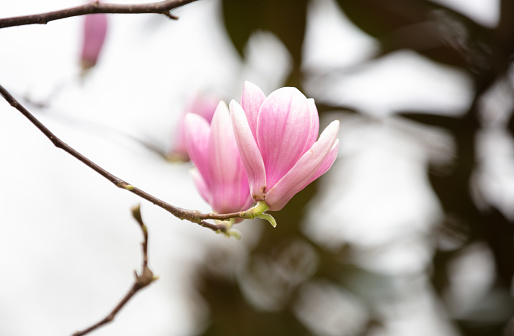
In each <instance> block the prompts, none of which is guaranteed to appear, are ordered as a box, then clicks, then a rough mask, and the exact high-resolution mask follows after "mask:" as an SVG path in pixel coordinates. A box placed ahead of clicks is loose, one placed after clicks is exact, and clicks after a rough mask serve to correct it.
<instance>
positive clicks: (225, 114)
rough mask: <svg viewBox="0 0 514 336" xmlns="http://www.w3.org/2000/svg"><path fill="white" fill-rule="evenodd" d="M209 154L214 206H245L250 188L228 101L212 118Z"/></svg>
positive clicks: (229, 209) (235, 208)
mask: <svg viewBox="0 0 514 336" xmlns="http://www.w3.org/2000/svg"><path fill="white" fill-rule="evenodd" d="M208 155H209V158H210V160H209V161H210V163H211V165H210V169H211V172H210V176H211V183H210V192H211V196H212V203H211V205H212V207H213V209H214V210H215V211H216V212H219V213H226V212H234V211H239V210H241V209H242V206H244V205H245V204H246V203H247V202H248V199H249V198H250V192H249V187H248V179H247V177H246V172H245V169H244V166H243V164H242V162H241V158H240V157H239V151H238V149H237V144H236V139H235V136H234V132H233V130H232V122H231V120H230V114H229V111H228V107H227V104H225V102H220V103H219V104H218V107H217V108H216V112H215V113H214V117H213V119H212V123H211V135H210V139H209V152H208Z"/></svg>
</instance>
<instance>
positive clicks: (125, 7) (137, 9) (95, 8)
mask: <svg viewBox="0 0 514 336" xmlns="http://www.w3.org/2000/svg"><path fill="white" fill-rule="evenodd" d="M194 1H196V0H165V1H158V2H152V3H147V4H107V3H102V2H99V1H95V2H90V3H87V4H84V5H81V6H77V7H71V8H66V9H61V10H57V11H52V12H46V13H40V14H33V15H24V16H16V17H9V18H3V19H0V28H6V27H13V26H22V25H30V24H47V23H48V22H50V21H54V20H59V19H65V18H69V17H73V16H80V15H86V14H98V13H110V14H147V13H154V14H162V15H165V16H167V17H169V18H170V19H174V20H176V19H177V17H176V16H174V15H172V14H170V10H172V9H175V8H178V7H181V6H184V5H187V4H189V3H191V2H194Z"/></svg>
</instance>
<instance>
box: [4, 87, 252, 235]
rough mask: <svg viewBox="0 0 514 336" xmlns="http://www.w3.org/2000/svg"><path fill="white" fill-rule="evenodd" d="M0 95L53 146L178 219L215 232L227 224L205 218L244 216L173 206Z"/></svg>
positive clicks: (223, 218)
mask: <svg viewBox="0 0 514 336" xmlns="http://www.w3.org/2000/svg"><path fill="white" fill-rule="evenodd" d="M0 95H1V96H2V97H3V98H4V99H5V100H6V101H7V102H8V103H9V104H10V105H11V106H12V107H14V108H15V109H17V110H18V111H19V112H21V114H23V115H24V116H25V117H26V118H27V119H28V120H29V121H30V122H31V123H32V124H33V125H34V126H36V127H37V128H38V129H39V130H40V131H41V132H42V133H43V134H44V135H45V136H46V137H47V138H48V139H49V140H50V141H52V143H53V144H54V145H55V147H57V148H60V149H62V150H64V151H65V152H67V153H68V154H70V155H71V156H73V157H75V158H76V159H78V160H79V161H81V162H82V163H84V164H85V165H86V166H88V167H89V168H91V169H93V170H94V171H95V172H97V173H98V174H100V175H102V176H103V177H104V178H106V179H107V180H109V181H111V182H112V183H113V184H114V185H115V186H117V187H118V188H121V189H125V190H128V191H130V192H131V193H133V194H136V195H138V196H139V197H141V198H143V199H145V200H147V201H149V202H151V203H153V204H155V205H157V206H158V207H161V208H163V209H164V210H166V211H168V212H169V213H171V214H172V215H173V216H175V217H178V218H180V219H185V220H188V221H190V222H193V223H196V224H199V225H200V226H203V227H206V228H209V229H211V230H213V231H215V232H224V233H226V232H227V230H228V229H227V226H226V225H224V224H211V223H209V222H206V221H205V220H206V219H216V220H227V219H230V218H244V217H243V215H244V213H243V212H236V213H232V214H221V215H220V214H214V213H210V214H203V213H201V212H199V211H197V210H187V209H183V208H180V207H176V206H173V205H171V204H169V203H166V202H165V201H163V200H161V199H159V198H157V197H155V196H153V195H150V194H149V193H147V192H146V191H143V190H141V189H139V188H137V187H135V186H133V185H131V184H130V183H128V182H126V181H124V180H122V179H120V178H119V177H117V176H115V175H113V174H111V173H110V172H108V171H107V170H105V169H103V168H102V167H100V166H99V165H97V164H96V163H94V162H93V161H91V160H90V159H88V158H87V157H85V156H84V155H82V154H81V153H79V152H78V151H77V150H75V149H74V148H72V147H71V146H69V145H68V144H66V143H65V142H64V141H62V140H61V139H59V138H58V137H57V136H56V135H55V134H54V133H52V132H51V131H50V130H49V129H48V128H47V127H46V126H45V125H43V123H41V122H40V121H39V120H38V119H37V118H36V117H35V116H34V115H33V114H32V113H30V112H29V111H28V110H27V109H26V108H25V107H24V106H23V105H22V104H21V103H20V102H18V101H17V100H16V99H15V98H14V97H13V96H12V95H11V94H10V93H9V92H8V91H7V90H6V89H5V88H4V87H3V86H1V85H0Z"/></svg>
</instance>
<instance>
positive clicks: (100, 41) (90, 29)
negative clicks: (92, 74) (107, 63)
mask: <svg viewBox="0 0 514 336" xmlns="http://www.w3.org/2000/svg"><path fill="white" fill-rule="evenodd" d="M107 26H108V24H107V15H106V14H90V15H86V16H85V17H84V28H83V33H84V37H83V39H82V52H81V56H80V61H81V66H82V70H83V71H85V70H88V69H90V68H92V67H93V66H95V64H96V62H97V61H98V57H99V55H100V52H101V51H102V47H103V45H104V41H105V36H106V35H107Z"/></svg>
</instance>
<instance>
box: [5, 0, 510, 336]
mask: <svg viewBox="0 0 514 336" xmlns="http://www.w3.org/2000/svg"><path fill="white" fill-rule="evenodd" d="M113 2H118V3H125V2H122V1H113ZM132 2H134V3H135V2H136V1H132ZM80 3H81V2H79V1H70V0H52V1H36V0H19V1H16V2H15V1H1V2H0V16H1V17H9V16H15V15H22V14H32V13H39V12H43V11H49V10H57V9H61V8H66V7H69V6H72V5H78V4H80ZM173 13H174V14H176V15H178V16H179V17H180V20H178V21H171V20H169V19H168V18H166V17H164V16H157V15H111V16H109V18H108V19H109V30H108V35H107V40H106V43H105V46H104V50H103V52H102V54H101V57H100V60H99V62H98V64H97V65H96V66H95V67H94V68H92V69H91V71H90V72H89V73H88V75H87V76H86V77H84V78H83V79H82V80H80V79H79V73H80V67H79V54H80V47H81V43H82V31H81V29H82V23H83V18H80V17H78V18H70V19H65V20H59V21H54V22H51V23H49V24H47V25H43V26H37V25H33V26H23V27H12V28H6V29H1V30H0V45H1V46H2V48H1V50H2V51H1V52H0V84H1V85H3V86H5V87H6V88H7V89H8V90H10V91H11V92H12V93H13V94H14V95H15V96H16V97H17V98H18V99H20V100H21V101H22V102H23V103H24V104H26V106H27V107H28V108H29V109H30V110H31V111H32V112H33V113H34V114H35V115H36V116H37V117H38V118H40V120H41V121H43V123H45V124H46V125H47V126H48V127H49V128H50V129H51V130H53V131H54V132H55V133H56V134H57V135H58V136H60V137H61V138H62V139H63V140H64V141H65V142H67V143H68V144H70V145H72V146H73V147H75V148H76V149H77V150H79V151H80V152H82V153H83V154H85V155H86V156H88V157H90V158H91V159H93V160H94V161H95V162H97V163H98V164H100V165H101V166H102V167H104V168H106V169H107V170H109V171H110V172H112V173H114V174H115V175H117V176H119V177H121V178H123V179H125V180H127V181H128V182H130V183H132V184H134V185H136V186H138V187H140V188H142V189H143V190H146V191H148V192H150V193H151V194H153V195H155V196H158V197H160V198H162V199H164V200H166V201H168V202H169V203H171V204H174V205H177V206H181V207H185V208H190V209H199V210H201V211H205V212H207V211H209V210H210V209H209V207H208V205H207V204H206V203H205V202H203V200H202V199H201V198H200V196H199V195H198V193H197V192H196V190H195V189H194V186H193V184H192V181H191V179H190V177H189V169H190V167H191V165H190V164H189V163H170V162H168V161H167V160H166V159H165V155H166V154H167V153H169V151H170V150H171V148H172V147H173V145H174V141H175V140H174V133H175V132H176V127H177V121H178V120H179V119H180V116H181V114H182V113H183V112H184V109H185V108H186V106H188V104H190V103H191V101H192V100H193V99H195V97H197V96H198V95H200V94H209V95H214V96H218V97H220V98H221V99H225V100H226V101H227V102H228V101H230V100H231V99H236V100H239V97H240V94H241V90H242V87H243V83H244V81H245V80H249V81H252V82H253V83H255V84H257V85H259V86H260V87H261V88H262V89H263V90H264V92H265V93H266V94H269V93H270V92H271V91H273V90H275V89H277V88H279V87H281V86H286V85H289V86H296V87H298V88H299V89H300V90H302V91H303V92H304V93H305V95H306V96H307V97H313V98H315V100H316V102H317V106H318V109H319V112H320V117H321V124H322V127H324V126H325V125H327V124H328V122H330V121H331V120H333V119H339V120H341V131H340V141H341V149H340V153H339V158H338V160H337V161H336V163H335V164H334V166H333V167H332V169H331V170H330V171H329V172H328V173H327V174H326V175H325V176H323V177H322V178H321V179H319V181H317V182H316V183H314V184H313V185H311V186H309V187H308V188H306V189H305V190H304V191H303V192H301V193H299V194H298V195H296V196H295V197H294V198H293V200H292V201H291V202H290V203H289V204H288V205H287V206H286V207H285V208H284V209H283V210H282V211H280V212H278V213H275V214H274V216H275V218H276V219H277V222H278V227H277V228H276V229H273V228H271V226H269V225H268V224H267V223H263V222H260V221H257V220H254V221H244V222H243V223H241V224H239V225H238V227H237V228H238V229H239V230H240V231H241V232H242V235H243V238H242V240H241V241H236V240H234V239H227V238H225V237H223V236H220V235H216V234H215V233H213V232H212V231H210V230H207V229H204V228H201V227H199V226H197V225H195V224H192V223H189V222H185V221H180V220H178V219H176V218H174V217H172V216H171V215H169V214H168V213H166V212H165V211H164V210H162V209H160V208H157V207H155V206H153V205H151V204H148V203H146V202H143V204H142V212H143V218H144V220H145V222H146V224H147V226H148V229H149V234H150V247H149V248H150V255H149V257H150V267H151V268H152V270H153V271H154V272H155V273H156V274H157V275H158V276H159V277H160V278H159V280H158V281H157V282H155V283H154V284H152V285H151V286H150V287H148V288H147V289H145V290H144V291H142V292H141V293H139V294H138V295H137V296H136V297H135V298H134V299H133V300H132V301H131V302H129V304H128V305H127V306H126V307H125V308H124V309H123V311H122V312H121V313H120V315H119V316H118V317H117V318H116V320H115V321H114V323H112V324H111V325H108V326H106V327H104V328H102V329H100V330H99V331H97V332H95V333H94V335H99V336H100V335H152V336H160V335H168V336H169V335H173V336H175V335H177V336H178V335H323V336H324V335H326V336H336V335H347V336H357V335H367V336H368V335H369V336H386V335H393V336H403V335H440V336H457V335H473V336H475V335H476V336H480V335H484V336H485V335H488V336H489V335H514V320H512V317H513V314H514V304H513V298H512V278H513V272H514V235H513V233H514V227H513V222H514V206H513V204H514V165H513V159H514V147H513V141H512V140H513V139H512V135H513V134H512V133H513V132H514V114H513V111H514V94H513V93H514V88H513V87H514V69H513V67H512V66H511V64H512V61H513V57H514V2H513V1H511V0H437V1H435V0H434V1H427V0H388V1H383V0H337V1H336V0H310V1H308V0H280V1H279V0H202V1H198V2H195V3H192V4H190V5H187V6H186V7H184V8H181V9H178V10H176V11H174V12H173ZM0 144H1V145H0V158H1V168H0V183H1V188H0V230H1V233H0V335H70V334H72V333H73V332H74V331H76V330H79V329H83V328H85V327H87V326H89V325H91V324H92V323H94V322H96V321H97V320H99V319H100V318H102V317H104V316H105V315H106V314H107V313H108V312H109V311H110V310H111V309H112V308H113V307H114V305H115V304H116V303H117V302H118V301H119V299H120V298H121V297H122V296H123V295H124V294H125V292H126V291H127V290H128V288H129V287H130V286H131V283H132V280H133V270H135V269H139V265H140V258H141V257H140V245H139V244H140V242H141V240H142V237H141V233H140V231H139V228H138V227H137V225H136V223H135V222H134V220H133V219H132V218H131V215H130V207H132V206H133V205H135V204H137V203H139V202H141V200H140V199H138V198H137V197H135V196H134V195H132V194H130V193H128V192H125V191H122V190H119V189H117V188H116V187H114V186H113V185H112V184H110V183H109V182H107V181H106V180H104V179H103V178H102V177H101V176H99V175H97V174H96V173H94V172H93V171H92V170H90V169H89V168H87V167H85V166H84V165H83V164H82V163H80V162H78V161H77V160H75V159H74V158H72V157H70V156H69V155H68V154H66V153H64V152H63V151H61V150H58V149H56V148H55V147H53V145H52V144H51V143H50V142H49V141H48V139H46V138H44V137H43V135H41V134H40V133H39V131H37V130H36V129H35V128H34V126H33V125H31V124H30V123H29V122H28V121H27V120H25V119H24V118H23V117H22V116H21V115H20V114H19V112H17V111H16V110H14V109H12V108H11V107H10V106H9V105H8V104H6V103H5V102H4V101H3V100H2V101H0Z"/></svg>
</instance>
